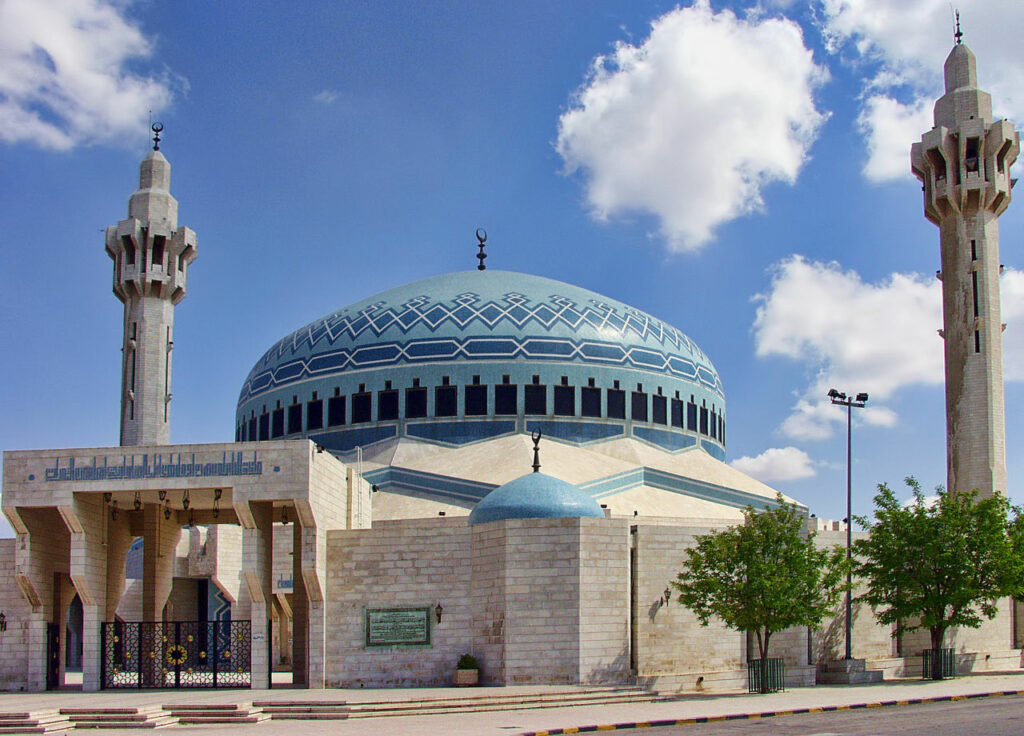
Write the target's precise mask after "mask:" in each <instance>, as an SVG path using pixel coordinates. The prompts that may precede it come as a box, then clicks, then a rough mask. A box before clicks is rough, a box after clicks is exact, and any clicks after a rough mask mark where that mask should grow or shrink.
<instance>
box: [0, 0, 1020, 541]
mask: <svg viewBox="0 0 1024 736" xmlns="http://www.w3.org/2000/svg"><path fill="white" fill-rule="evenodd" d="M960 8H961V12H962V15H963V19H964V31H965V34H966V35H965V40H966V42H967V43H968V44H969V45H970V46H971V47H972V48H973V49H974V51H975V52H976V53H977V54H978V57H979V76H980V81H981V85H982V87H984V88H987V89H989V90H990V91H991V92H992V93H993V95H994V96H995V106H996V115H997V116H998V117H1002V116H1006V117H1008V118H1010V119H1015V120H1018V121H1020V120H1024V91H1022V90H1021V88H1020V84H1019V82H1020V80H1021V78H1022V74H1024V60H1022V59H1021V58H1020V57H1019V53H1018V52H1017V50H1016V49H1017V48H1018V47H1017V41H1016V38H1015V33H1016V31H1017V30H1019V29H1020V27H1021V26H1022V22H1024V4H1021V3H1019V2H1016V1H1015V0H963V2H961V3H960ZM952 30H953V29H952V19H951V17H950V9H949V4H948V3H947V2H946V1H945V0H859V1H857V0H811V2H809V3H808V2H783V1H781V0H776V1H770V0H766V1H765V2H761V3H758V4H755V3H744V2H733V3H726V2H711V3H707V2H698V3H696V4H684V5H681V6H676V5H674V4H671V3H663V2H640V1H638V0H630V1H629V2H600V3H596V2H594V3H592V2H582V0H581V1H580V2H547V1H545V2H541V1H539V0H538V1H536V2H533V1H530V0H524V1H522V2H516V3H508V2H477V1H474V2H454V1H452V2H365V3H360V2H347V3H316V2H309V3H307V2H291V3H270V2H257V3H237V2H221V3H204V2H190V1H185V2H176V3H157V2H141V1H140V2H125V1H118V2H103V1H101V0H62V1H61V2H57V1H56V0H53V1H51V2H46V3H39V2H35V1H33V0H5V2H3V3H0V192H2V197H0V226H2V227H0V233H2V238H3V241H4V243H3V244H4V248H3V252H4V268H3V271H2V275H0V278H2V280H3V281H2V283H3V288H2V290H0V327H2V338H0V340H2V343H0V345H2V348H0V350H2V354H3V356H4V360H3V361H2V362H0V448H3V449H31V448H45V447H61V446H68V447H74V446H109V445H116V444H117V441H118V414H119V400H118V396H119V381H120V377H119V350H120V341H121V335H120V330H121V305H120V304H119V303H118V302H117V300H116V298H115V297H114V296H113V295H112V293H111V291H110V279H111V262H110V260H109V259H108V257H107V256H106V255H105V253H104V247H103V229H104V228H105V227H106V226H107V225H112V224H115V223H116V222H117V221H118V220H120V219H122V218H123V217H125V215H126V212H127V200H128V197H129V195H130V194H131V192H132V191H133V190H134V189H135V187H136V185H137V178H136V177H137V166H138V162H139V160H140V159H141V158H142V157H143V156H144V155H145V154H146V152H147V150H148V141H147V133H148V121H149V111H150V110H152V111H153V117H154V119H158V120H160V121H162V122H163V123H164V125H165V132H164V140H163V143H162V146H161V150H162V151H163V152H164V153H165V155H166V156H167V157H168V159H169V160H170V162H171V164H172V166H173V172H172V191H173V193H174V194H175V196H176V197H177V198H178V200H179V202H180V215H179V223H180V224H182V225H187V226H189V227H191V228H193V229H194V230H195V231H196V232H197V234H198V238H199V257H198V259H197V260H196V262H195V263H194V264H193V266H192V269H191V272H190V278H189V295H188V297H187V298H186V299H185V301H184V302H182V303H181V304H180V305H179V306H178V308H177V310H176V323H175V356H174V381H173V385H174V402H173V406H172V430H171V439H172V441H173V442H218V441H227V440H229V439H231V438H232V437H233V418H234V406H235V402H236V399H237V395H238V390H239V388H240V386H241V384H242V382H243V381H244V379H245V377H246V375H247V373H248V371H249V369H250V367H251V366H252V364H253V363H254V362H255V361H256V360H257V359H258V358H259V357H260V356H261V355H262V353H263V351H264V350H265V349H266V348H267V347H268V346H270V345H271V344H272V343H273V342H274V341H275V340H277V339H278V338H280V337H281V336H282V335H284V334H286V333H287V332H289V331H291V330H293V329H295V328H297V327H299V326H301V325H302V324H305V323H307V322H309V321H311V320H312V319H315V318H316V317H318V316H321V315H323V314H326V313H328V312H331V311H333V310H335V309H338V308H340V307H342V306H344V305H346V304H349V303H351V302H354V301H356V300H358V299H361V298H364V297H366V296H369V295H371V294H373V293H375V292H377V291H380V290H383V289H387V288H390V287H393V286H397V285H399V284H402V283H405V282H408V281H411V280H413V279H418V278H422V277H426V276H431V275H434V274H438V273H443V272H446V271H453V270H461V269H467V268H472V267H474V266H475V263H476V262H475V259H474V257H473V256H474V254H475V252H476V249H475V247H474V246H475V238H474V237H473V232H474V231H475V229H476V228H478V227H484V228H486V229H487V231H488V232H489V233H490V238H489V249H488V252H489V256H490V257H489V259H488V266H489V267H492V268H502V269H509V270H515V271H526V272H531V273H537V274H541V275H544V276H548V277H551V278H556V279H561V280H564V281H569V282H572V283H576V284H579V285H581V286H583V287H586V288H590V289H593V290H595V291H598V292H602V293H605V294H607V295H609V296H611V297H614V298H616V299H620V300H622V301H625V302H627V303H630V304H633V305H635V306H636V307H638V308H640V309H643V310H645V311H648V312H650V313H652V314H654V315H655V316H658V317H660V318H662V319H664V320H665V321H667V322H669V323H671V324H673V325H675V326H677V327H679V328H680V329H682V330H683V331H684V332H686V333H687V334H688V335H689V336H690V337H692V338H693V339H694V340H695V341H696V342H697V343H698V344H699V345H700V346H701V347H702V348H703V349H704V350H705V351H706V352H707V353H708V354H709V355H710V356H711V358H712V359H713V360H714V362H715V365H716V367H717V368H718V370H719V372H720V374H721V375H722V378H723V381H724V384H725V389H726V398H727V402H728V403H727V407H728V416H729V459H730V461H732V462H735V463H737V464H738V466H740V467H742V468H743V469H745V470H746V471H747V472H750V473H751V474H754V475H757V476H759V477H762V478H763V479H765V480H766V481H767V482H769V483H770V484H772V485H774V486H776V487H778V488H779V489H781V490H783V491H785V492H786V493H788V494H791V495H792V496H794V497H796V498H799V499H800V500H801V501H803V502H804V503H806V504H808V505H809V506H810V507H811V510H812V511H813V512H816V513H817V514H818V515H819V516H823V517H828V518H841V517H842V516H844V515H845V459H846V457H845V452H846V443H845V414H843V413H841V412H839V411H838V410H834V408H833V407H830V406H829V405H828V404H827V402H825V400H824V392H825V390H827V389H828V387H830V386H833V385H834V386H835V387H836V388H838V389H840V390H845V391H849V392H858V391H868V392H870V393H871V395H872V398H871V401H870V402H869V409H865V410H863V411H862V412H858V415H857V417H856V421H855V426H854V455H855V465H854V503H855V509H856V511H858V512H862V513H866V512H868V511H869V509H870V498H871V496H872V495H873V492H874V487H875V484H877V483H879V482H882V481H887V482H889V483H890V484H895V485H900V486H902V478H903V477H904V476H905V475H908V474H914V475H916V476H917V477H918V478H919V479H920V480H921V481H922V483H923V484H924V485H925V487H930V486H934V485H936V484H938V483H942V482H943V481H944V476H945V441H944V431H945V430H944V408H943V395H942V385H941V375H942V372H941V371H942V366H941V341H940V339H939V338H938V336H937V335H936V329H937V328H938V327H940V326H941V325H940V321H941V317H940V302H939V298H940V297H939V291H938V282H937V281H936V280H935V278H934V275H933V274H934V271H935V269H936V268H937V265H938V258H939V252H938V231H937V229H936V228H935V227H934V226H933V225H931V224H930V223H928V222H927V221H926V220H925V219H924V217H923V214H922V203H921V195H920V188H919V185H918V183H917V182H916V180H915V179H914V178H913V177H912V176H911V175H910V174H909V146H910V143H911V142H913V141H914V140H917V138H918V137H919V136H920V134H921V133H923V132H924V131H925V130H926V129H927V128H929V127H930V126H931V122H930V110H931V102H932V100H934V98H935V97H936V96H937V95H938V94H940V90H941V66H942V61H943V59H944V58H945V55H946V54H947V53H948V51H949V49H950V47H951V45H952ZM1001 231H1002V240H1001V245H1002V261H1003V263H1005V264H1006V266H1007V272H1006V274H1005V276H1004V283H1003V290H1004V291H1003V310H1004V315H1003V320H1004V321H1005V322H1008V323H1009V326H1008V327H1007V329H1006V332H1005V334H1004V339H1005V345H1004V351H1005V368H1006V375H1007V392H1006V402H1007V407H1006V408H1007V447H1008V453H1007V455H1008V461H1009V477H1010V489H1009V490H1010V493H1011V496H1014V497H1015V499H1016V500H1024V499H1021V491H1019V490H1018V486H1017V483H1016V479H1017V478H1018V477H1020V475H1021V473H1022V472H1024V462H1022V460H1021V459H1020V456H1021V453H1020V452H1019V448H1021V446H1022V442H1024V434H1022V433H1024V422H1022V421H1021V420H1020V419H1019V415H1020V411H1019V407H1020V406H1021V403H1022V401H1024V383H1022V382H1024V334H1022V333H1024V328H1022V327H1021V325H1020V322H1021V320H1018V319H1017V317H1019V316H1024V273H1022V271H1021V270H1020V269H1024V265H1022V263H1021V258H1020V256H1019V252H1018V248H1017V247H1016V246H1017V244H1018V243H1019V242H1020V241H1021V236H1022V234H1024V213H1022V209H1021V206H1020V205H1019V204H1018V205H1011V207H1010V210H1009V211H1008V212H1007V213H1006V214H1005V215H1004V216H1003V217H1002V219H1001ZM9 534H10V530H9V528H7V527H6V525H5V524H4V523H3V522H2V521H0V535H9Z"/></svg>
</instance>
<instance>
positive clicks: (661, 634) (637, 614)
mask: <svg viewBox="0 0 1024 736" xmlns="http://www.w3.org/2000/svg"><path fill="white" fill-rule="evenodd" d="M733 523H735V522H734V521H723V522H722V523H721V524H720V525H717V526H716V528H718V529H724V528H725V527H726V526H729V525H730V524H733ZM712 529H713V527H710V526H703V525H702V526H684V525H679V526H668V525H661V524H646V523H643V524H637V525H635V526H634V527H633V550H632V555H633V575H634V578H633V583H632V585H633V601H632V606H633V611H632V615H633V621H634V640H633V666H634V669H635V671H636V675H637V678H638V680H639V682H641V683H643V684H650V685H656V686H657V685H659V683H661V685H665V686H670V687H672V686H674V687H678V688H680V689H683V690H693V689H707V690H715V689H722V688H732V687H741V686H742V685H743V683H744V682H745V681H746V680H745V676H746V675H745V671H743V667H744V666H745V664H744V662H745V648H746V639H745V637H744V635H743V634H740V633H738V632H735V631H732V630H730V629H728V628H726V627H725V626H724V625H723V624H721V623H719V622H716V621H712V622H711V623H710V624H709V625H708V626H706V627H705V626H701V624H700V621H699V620H698V619H697V617H696V615H694V614H693V612H692V611H690V610H689V609H687V608H684V607H683V606H681V605H680V604H679V603H677V602H676V601H675V595H674V592H673V594H672V596H671V598H672V600H670V601H666V598H665V590H666V588H668V584H669V582H670V581H672V580H675V579H676V575H677V574H678V573H679V571H680V570H681V569H682V567H683V563H684V562H685V560H686V550H687V549H689V548H690V547H693V546H694V545H695V544H696V541H695V537H696V536H697V535H699V534H707V533H709V532H711V531H712ZM698 678H701V679H700V680H699V681H698Z"/></svg>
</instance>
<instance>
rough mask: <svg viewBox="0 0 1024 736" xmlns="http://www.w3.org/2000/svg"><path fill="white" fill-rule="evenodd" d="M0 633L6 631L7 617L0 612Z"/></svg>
mask: <svg viewBox="0 0 1024 736" xmlns="http://www.w3.org/2000/svg"><path fill="white" fill-rule="evenodd" d="M0 631H7V615H6V614H5V613H4V612H3V611H0Z"/></svg>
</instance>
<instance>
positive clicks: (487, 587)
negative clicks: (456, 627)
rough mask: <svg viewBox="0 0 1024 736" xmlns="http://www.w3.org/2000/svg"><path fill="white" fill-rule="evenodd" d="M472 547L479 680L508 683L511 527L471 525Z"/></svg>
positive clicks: (473, 607) (472, 595) (472, 605)
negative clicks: (507, 576)
mask: <svg viewBox="0 0 1024 736" xmlns="http://www.w3.org/2000/svg"><path fill="white" fill-rule="evenodd" d="M470 529H471V532H472V548H471V562H470V578H471V581H472V582H471V585H470V592H469V600H470V605H471V607H472V610H473V647H472V651H471V652H470V653H471V654H473V656H475V657H476V658H477V662H478V663H479V665H480V682H481V683H483V684H487V685H493V684H500V683H503V682H505V610H506V608H507V602H506V598H505V592H506V591H505V566H506V559H505V552H506V549H507V547H508V529H507V527H506V526H505V525H504V524H499V523H495V524H479V525H477V526H474V527H470Z"/></svg>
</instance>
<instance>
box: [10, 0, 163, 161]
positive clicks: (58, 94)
mask: <svg viewBox="0 0 1024 736" xmlns="http://www.w3.org/2000/svg"><path fill="white" fill-rule="evenodd" d="M126 5H127V4H126V2H123V1H117V0H48V1H47V2H38V0H4V1H3V2H0V140H3V141H6V142H8V143H28V144H31V145H35V146H40V147H42V148H49V149H56V150H67V149H70V148H72V147H74V146H75V145H76V144H79V143H111V142H120V141H125V140H138V139H142V138H145V137H147V136H148V130H147V125H146V121H147V116H148V115H149V111H150V110H152V111H153V112H154V113H158V112H160V111H161V110H163V109H164V108H166V107H167V106H168V105H169V104H170V101H171V89H170V84H169V81H168V80H167V79H166V78H155V77H146V76H139V75H137V74H135V73H132V72H131V71H129V69H128V67H129V65H131V64H134V63H137V62H138V61H139V60H142V59H146V58H148V57H149V56H150V55H151V53H152V49H151V46H150V42H149V41H148V40H147V39H146V38H145V37H144V36H143V34H142V32H141V31H140V30H139V28H138V27H137V26H135V25H133V24H132V23H131V22H130V21H129V20H128V19H127V18H126V17H125V15H124V11H125V9H126ZM164 77H166V75H164Z"/></svg>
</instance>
